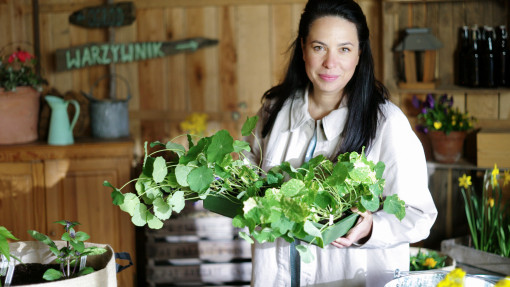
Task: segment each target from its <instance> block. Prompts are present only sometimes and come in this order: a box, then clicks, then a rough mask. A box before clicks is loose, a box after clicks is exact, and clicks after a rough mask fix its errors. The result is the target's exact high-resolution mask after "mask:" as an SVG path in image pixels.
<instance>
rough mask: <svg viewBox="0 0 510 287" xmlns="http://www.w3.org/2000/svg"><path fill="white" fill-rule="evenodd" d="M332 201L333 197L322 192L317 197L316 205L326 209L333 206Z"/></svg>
mask: <svg viewBox="0 0 510 287" xmlns="http://www.w3.org/2000/svg"><path fill="white" fill-rule="evenodd" d="M331 201H332V198H331V195H329V193H328V192H325V191H322V192H318V193H317V195H315V201H314V203H315V204H316V205H317V206H318V207H320V208H322V209H326V208H327V207H328V206H329V205H330V204H331Z"/></svg>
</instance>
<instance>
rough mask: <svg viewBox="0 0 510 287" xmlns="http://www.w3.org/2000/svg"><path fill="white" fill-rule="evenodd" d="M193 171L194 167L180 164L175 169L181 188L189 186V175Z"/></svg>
mask: <svg viewBox="0 0 510 287" xmlns="http://www.w3.org/2000/svg"><path fill="white" fill-rule="evenodd" d="M192 170H193V168H192V167H190V166H187V165H183V164H179V165H177V167H176V168H175V177H176V178H177V183H179V185H180V186H189V183H188V175H189V173H190V172H191V171H192Z"/></svg>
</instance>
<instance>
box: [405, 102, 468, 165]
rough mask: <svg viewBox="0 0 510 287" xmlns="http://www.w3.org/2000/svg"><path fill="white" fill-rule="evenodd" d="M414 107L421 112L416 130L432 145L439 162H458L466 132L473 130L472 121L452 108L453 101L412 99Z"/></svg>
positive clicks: (466, 113) (466, 114)
mask: <svg viewBox="0 0 510 287" xmlns="http://www.w3.org/2000/svg"><path fill="white" fill-rule="evenodd" d="M412 102H413V106H414V107H415V108H417V109H419V110H420V113H419V114H418V117H417V118H418V125H417V129H418V130H419V131H421V132H424V133H426V134H427V135H428V136H429V138H430V141H431V145H432V149H433V152H434V158H435V159H436V160H437V161H438V162H444V163H453V162H456V161H458V160H459V159H460V157H461V155H462V148H463V144H464V138H465V137H466V132H467V131H469V130H472V129H473V122H474V121H476V119H475V117H472V116H470V115H469V113H468V112H461V111H460V110H459V109H458V108H454V107H453V97H452V96H450V97H448V96H447V95H446V94H445V95H441V96H439V98H438V97H437V96H436V97H434V96H433V95H432V94H428V95H427V97H426V99H425V100H424V101H421V100H419V99H418V97H416V95H415V96H414V97H413V101H412Z"/></svg>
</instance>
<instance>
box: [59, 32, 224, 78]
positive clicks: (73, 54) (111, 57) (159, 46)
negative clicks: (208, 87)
mask: <svg viewBox="0 0 510 287" xmlns="http://www.w3.org/2000/svg"><path fill="white" fill-rule="evenodd" d="M217 43H218V40H214V39H206V38H201V37H197V38H189V39H183V40H178V41H170V42H133V43H91V44H87V45H82V46H76V47H72V48H69V49H57V51H56V57H55V58H56V68H57V71H65V70H72V69H81V68H85V67H90V66H96V65H108V64H112V63H128V62H134V61H142V60H148V59H153V58H160V57H165V56H168V55H172V54H177V53H182V52H187V51H190V52H194V51H196V50H198V49H200V48H204V47H208V46H212V45H216V44H217Z"/></svg>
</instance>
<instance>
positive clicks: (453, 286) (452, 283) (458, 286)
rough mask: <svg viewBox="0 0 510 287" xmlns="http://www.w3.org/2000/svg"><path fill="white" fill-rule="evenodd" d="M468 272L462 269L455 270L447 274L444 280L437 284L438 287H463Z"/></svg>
mask: <svg viewBox="0 0 510 287" xmlns="http://www.w3.org/2000/svg"><path fill="white" fill-rule="evenodd" d="M465 276H466V272H465V271H464V270H462V269H460V268H455V269H453V270H452V271H451V272H450V273H448V274H446V276H445V277H444V279H443V280H441V282H439V283H438V284H437V287H446V286H448V287H462V286H464V277H465Z"/></svg>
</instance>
